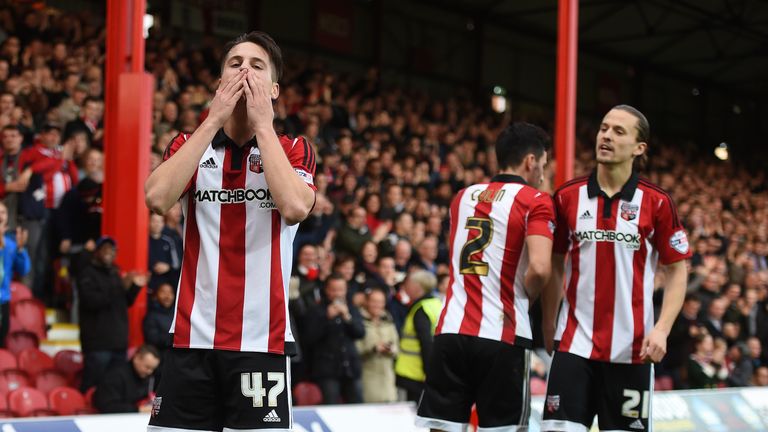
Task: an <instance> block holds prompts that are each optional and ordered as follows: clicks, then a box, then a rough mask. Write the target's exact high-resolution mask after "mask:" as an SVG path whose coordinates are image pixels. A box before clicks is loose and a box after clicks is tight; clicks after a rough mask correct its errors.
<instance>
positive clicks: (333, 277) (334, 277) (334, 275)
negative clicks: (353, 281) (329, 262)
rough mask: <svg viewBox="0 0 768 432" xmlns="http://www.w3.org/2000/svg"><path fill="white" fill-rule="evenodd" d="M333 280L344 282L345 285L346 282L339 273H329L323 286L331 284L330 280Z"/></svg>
mask: <svg viewBox="0 0 768 432" xmlns="http://www.w3.org/2000/svg"><path fill="white" fill-rule="evenodd" d="M335 280H340V281H342V282H344V284H345V285H346V283H347V280H346V279H344V276H342V275H340V274H339V273H331V275H330V276H328V278H326V279H325V286H326V287H327V286H328V285H330V284H331V282H333V281H335Z"/></svg>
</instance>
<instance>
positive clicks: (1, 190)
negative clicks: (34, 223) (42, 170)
mask: <svg viewBox="0 0 768 432" xmlns="http://www.w3.org/2000/svg"><path fill="white" fill-rule="evenodd" d="M0 100H1V99H0ZM2 141H3V142H2V144H3V159H2V173H1V174H2V178H0V198H2V199H3V201H4V202H5V205H6V207H7V208H8V229H11V230H14V229H16V226H17V219H18V215H19V196H20V195H21V193H22V192H24V191H25V190H26V189H27V186H29V179H30V177H31V176H32V169H31V168H26V169H25V170H24V171H21V164H20V156H21V143H22V141H24V137H23V136H22V135H21V131H20V130H19V128H18V127H17V126H12V125H6V126H4V127H3V130H2Z"/></svg>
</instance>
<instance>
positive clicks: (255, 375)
mask: <svg viewBox="0 0 768 432" xmlns="http://www.w3.org/2000/svg"><path fill="white" fill-rule="evenodd" d="M267 381H270V382H274V383H275V384H274V385H273V386H272V388H270V389H269V393H267V390H266V389H265V388H264V386H263V384H262V373H261V372H252V373H248V372H243V373H241V374H240V390H241V391H242V393H243V396H245V397H249V398H252V399H253V407H254V408H262V407H263V406H264V396H267V406H268V407H270V408H275V407H277V397H278V396H280V394H281V393H282V392H283V391H285V373H283V372H267Z"/></svg>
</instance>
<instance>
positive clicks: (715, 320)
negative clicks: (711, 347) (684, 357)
mask: <svg viewBox="0 0 768 432" xmlns="http://www.w3.org/2000/svg"><path fill="white" fill-rule="evenodd" d="M726 305H727V300H725V299H724V298H722V297H718V298H716V299H714V300H712V301H711V302H710V303H709V307H708V308H707V315H706V318H705V319H704V327H706V329H707V331H708V332H709V334H711V335H712V337H714V338H722V337H723V326H724V324H725V322H724V321H723V316H724V315H725V309H726V307H727V306H726Z"/></svg>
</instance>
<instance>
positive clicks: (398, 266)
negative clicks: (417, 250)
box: [382, 239, 413, 275]
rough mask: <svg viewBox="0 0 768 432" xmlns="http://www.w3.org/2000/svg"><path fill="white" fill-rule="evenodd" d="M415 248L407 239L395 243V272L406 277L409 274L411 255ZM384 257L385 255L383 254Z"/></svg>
mask: <svg viewBox="0 0 768 432" xmlns="http://www.w3.org/2000/svg"><path fill="white" fill-rule="evenodd" d="M412 253H413V248H412V246H411V242H410V241H408V240H406V239H400V240H398V241H397V243H395V248H394V258H395V270H397V272H398V273H401V274H403V275H405V273H407V272H408V266H409V264H410V263H411V255H412ZM382 255H385V254H384V253H382Z"/></svg>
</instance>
